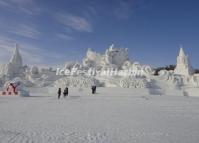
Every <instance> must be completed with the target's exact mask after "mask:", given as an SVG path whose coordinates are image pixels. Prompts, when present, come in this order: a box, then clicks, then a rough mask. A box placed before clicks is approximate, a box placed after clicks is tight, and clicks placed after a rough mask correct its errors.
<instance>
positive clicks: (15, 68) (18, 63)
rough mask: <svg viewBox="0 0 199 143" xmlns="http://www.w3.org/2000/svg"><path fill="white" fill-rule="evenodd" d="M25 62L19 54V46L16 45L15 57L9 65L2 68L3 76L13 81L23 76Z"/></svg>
mask: <svg viewBox="0 0 199 143" xmlns="http://www.w3.org/2000/svg"><path fill="white" fill-rule="evenodd" d="M23 72H24V69H23V62H22V57H21V55H20V53H19V49H18V45H17V44H16V45H15V50H14V53H13V56H12V58H11V60H10V62H9V63H8V64H5V65H3V66H1V71H0V74H1V75H6V77H7V78H9V79H13V78H14V77H20V76H23Z"/></svg>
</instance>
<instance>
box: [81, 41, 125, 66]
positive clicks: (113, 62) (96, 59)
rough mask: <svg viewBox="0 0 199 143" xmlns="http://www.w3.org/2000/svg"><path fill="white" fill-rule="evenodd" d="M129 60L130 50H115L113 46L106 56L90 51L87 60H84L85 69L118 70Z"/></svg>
mask: <svg viewBox="0 0 199 143" xmlns="http://www.w3.org/2000/svg"><path fill="white" fill-rule="evenodd" d="M128 60H129V57H128V49H122V48H114V45H111V46H110V47H109V48H108V49H107V50H106V52H105V54H104V55H101V54H99V53H96V52H94V51H93V50H91V49H88V51H87V54H86V58H85V59H84V60H83V66H84V67H94V68H97V69H101V68H104V69H105V68H117V69H120V68H121V67H122V65H123V64H124V63H125V62H126V61H128Z"/></svg>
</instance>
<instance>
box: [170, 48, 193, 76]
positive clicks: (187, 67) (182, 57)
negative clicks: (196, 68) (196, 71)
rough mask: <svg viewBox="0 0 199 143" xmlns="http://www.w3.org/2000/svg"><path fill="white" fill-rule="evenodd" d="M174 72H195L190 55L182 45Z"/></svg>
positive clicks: (188, 73)
mask: <svg viewBox="0 0 199 143" xmlns="http://www.w3.org/2000/svg"><path fill="white" fill-rule="evenodd" d="M174 73H175V74H178V75H191V74H193V69H192V66H191V63H190V61H189V57H188V55H186V54H185V52H184V50H183V48H182V47H181V48H180V52H179V56H178V57H177V65H176V68H175V70H174Z"/></svg>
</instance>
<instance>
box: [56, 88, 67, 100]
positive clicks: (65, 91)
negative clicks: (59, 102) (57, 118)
mask: <svg viewBox="0 0 199 143" xmlns="http://www.w3.org/2000/svg"><path fill="white" fill-rule="evenodd" d="M57 93H58V99H60V97H61V94H62V91H61V88H59V89H58V92H57ZM63 95H64V98H65V97H66V96H68V87H66V88H65V89H64V92H63Z"/></svg>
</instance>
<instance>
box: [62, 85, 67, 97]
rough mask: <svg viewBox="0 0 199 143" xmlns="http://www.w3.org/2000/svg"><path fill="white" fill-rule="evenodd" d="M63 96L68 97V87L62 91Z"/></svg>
mask: <svg viewBox="0 0 199 143" xmlns="http://www.w3.org/2000/svg"><path fill="white" fill-rule="evenodd" d="M63 94H64V97H66V96H68V87H66V88H65V89H64V92H63Z"/></svg>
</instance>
